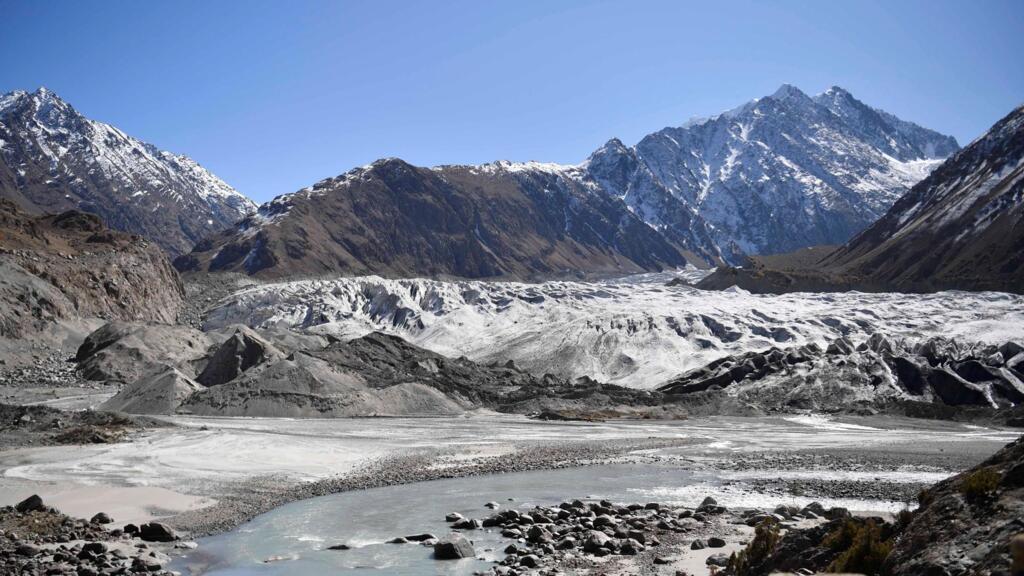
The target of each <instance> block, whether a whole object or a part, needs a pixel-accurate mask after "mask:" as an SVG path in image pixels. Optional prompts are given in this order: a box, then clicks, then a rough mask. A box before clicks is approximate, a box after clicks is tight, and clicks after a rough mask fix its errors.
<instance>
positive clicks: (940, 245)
mask: <svg viewBox="0 0 1024 576" xmlns="http://www.w3.org/2000/svg"><path fill="white" fill-rule="evenodd" d="M751 264H752V265H750V266H747V267H745V268H742V269H741V268H722V269H719V270H718V271H716V272H715V273H714V274H713V275H711V276H710V277H708V278H706V279H705V280H703V281H702V283H701V284H700V286H701V287H704V288H725V287H728V286H733V285H738V286H740V287H742V288H744V289H747V290H750V291H753V292H793V291H831V290H851V289H855V290H866V291H903V292H932V291H936V290H950V289H958V290H996V291H1004V292H1017V293H1021V292H1022V291H1024V106H1020V107H1017V108H1016V109H1014V110H1013V111H1012V112H1010V114H1008V115H1007V116H1006V117H1004V118H1003V119H1001V120H999V122H997V123H996V124H995V125H993V126H992V128H990V129H989V130H988V131H987V132H986V133H985V134H983V135H982V136H980V137H979V138H977V139H976V140H974V141H973V142H971V143H970V144H969V145H967V147H966V148H964V149H963V150H961V151H960V152H958V153H956V154H954V155H953V156H952V157H951V158H950V159H949V160H947V161H946V162H944V163H943V164H942V165H941V166H939V167H938V168H937V169H936V170H935V171H933V172H932V173H931V174H930V175H929V176H928V177H927V178H925V179H924V180H922V181H921V182H920V183H918V184H917V185H915V186H914V187H913V188H911V190H910V191H909V192H907V194H906V195H904V196H903V197H902V198H900V199H899V200H898V201H897V202H896V203H895V204H894V205H893V207H892V208H891V209H890V210H889V211H888V212H887V213H886V214H885V215H883V216H882V218H880V219H879V220H878V221H877V222H875V223H874V224H872V225H871V226H870V227H868V228H867V229H866V230H864V231H863V232H861V233H860V234H858V235H857V236H855V237H854V238H852V239H851V240H850V241H849V242H847V243H845V244H844V245H842V246H839V247H837V248H835V249H824V250H817V251H805V252H804V253H802V254H799V255H786V256H782V257H768V258H756V257H755V258H754V259H753V260H752V261H751Z"/></svg>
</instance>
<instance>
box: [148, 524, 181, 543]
mask: <svg viewBox="0 0 1024 576" xmlns="http://www.w3.org/2000/svg"><path fill="white" fill-rule="evenodd" d="M139 538H141V539H143V540H145V541H146V542H173V541H175V540H177V539H178V534H177V533H176V532H175V531H174V529H172V528H171V527H170V526H168V525H166V524H161V523H160V522H150V523H148V524H143V525H142V526H140V527H139Z"/></svg>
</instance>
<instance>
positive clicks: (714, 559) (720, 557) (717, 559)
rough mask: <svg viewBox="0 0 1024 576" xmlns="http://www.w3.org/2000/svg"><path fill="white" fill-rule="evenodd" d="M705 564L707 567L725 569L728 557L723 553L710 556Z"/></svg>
mask: <svg viewBox="0 0 1024 576" xmlns="http://www.w3.org/2000/svg"><path fill="white" fill-rule="evenodd" d="M705 562H706V563H707V565H708V566H718V567H720V568H725V567H726V566H728V565H729V555H728V554H723V553H719V554H712V555H711V556H709V557H708V559H707V560H706V561H705Z"/></svg>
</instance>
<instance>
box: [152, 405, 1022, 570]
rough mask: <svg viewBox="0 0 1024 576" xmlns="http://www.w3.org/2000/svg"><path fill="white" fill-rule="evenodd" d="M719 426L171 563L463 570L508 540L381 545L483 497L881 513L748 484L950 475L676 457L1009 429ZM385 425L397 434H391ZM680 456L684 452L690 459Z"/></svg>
mask: <svg viewBox="0 0 1024 576" xmlns="http://www.w3.org/2000/svg"><path fill="white" fill-rule="evenodd" d="M917 422H920V421H917ZM516 424H517V425H518V423H516ZM723 424H725V422H723V421H712V422H702V423H698V422H690V423H687V424H683V425H681V426H679V427H678V428H675V427H673V428H675V430H674V431H678V432H684V431H685V432H686V433H687V434H698V433H700V434H708V435H712V436H714V437H716V439H715V441H713V442H706V443H703V444H702V445H701V449H700V451H699V453H694V452H693V449H692V448H687V447H681V448H669V449H662V450H657V451H655V452H657V453H658V454H660V455H663V456H665V457H666V458H665V462H663V463H658V462H656V461H654V462H652V463H643V464H617V465H601V466H591V467H583V468H572V469H565V470H555V471H538V472H522V473H512V474H501V475H490V476H479V477H473V478H463V479H449V480H438V481H432V482H421V483H417V484H411V485H405V486H395V487H387V488H378V489H372V490H363V491H359V492H349V493H341V494H335V495H330V496H324V497H320V498H315V499H310V500H305V501H300V502H295V503H291V504H288V505H285V506H282V507H280V508H278V509H275V510H273V511H271V512H268V513H266V514H264V515H262V516H259V517H257V518H256V519H254V520H252V521H251V522H249V523H247V524H244V525H242V526H241V527H239V528H237V529H236V530H234V531H231V532H228V533H226V534H221V535H218V536H214V537H210V538H206V539H203V540H201V541H200V542H199V544H200V546H199V548H198V549H197V550H195V551H191V552H190V553H188V554H187V555H186V556H185V557H183V558H179V559H177V560H176V561H175V563H174V564H173V565H172V568H173V569H176V570H180V571H182V572H183V573H185V574H193V575H198V574H208V575H211V576H213V575H216V576H228V575H230V576H240V575H284V574H288V575H299V576H313V575H320V574H395V575H403V576H404V575H409V576H412V575H415V576H426V575H463V574H466V575H468V574H472V573H473V572H475V571H478V570H482V569H485V568H487V567H488V566H490V565H491V564H490V563H491V562H492V561H494V560H496V559H500V558H502V557H503V556H504V555H503V554H502V552H501V551H502V549H503V548H504V547H505V546H506V545H507V544H508V541H507V540H504V539H502V538H501V537H500V535H498V534H497V533H496V532H490V531H484V530H479V531H475V532H472V533H471V534H470V536H471V538H472V539H473V540H474V544H475V546H476V550H477V555H478V557H483V558H484V560H480V559H471V560H463V561H458V562H439V561H435V560H433V559H431V552H432V550H431V548H428V547H424V546H420V545H418V544H404V545H396V544H386V543H385V542H386V541H387V540H390V539H392V538H395V537H398V536H408V535H412V534H420V533H424V532H429V533H432V534H435V535H437V536H443V535H445V534H446V533H447V524H446V523H445V522H444V516H445V514H446V513H448V512H459V513H461V514H463V515H465V516H466V517H474V518H483V517H486V516H487V515H489V514H490V511H489V510H487V509H486V508H485V507H484V504H485V503H487V502H491V501H493V502H498V503H499V504H500V505H501V506H503V507H506V506H513V507H516V508H529V507H532V506H534V505H538V504H541V505H554V504H557V503H559V502H562V501H565V500H571V499H573V498H592V499H599V498H605V499H609V500H612V501H616V502H622V503H632V502H637V503H645V502H650V501H657V502H662V503H670V504H676V505H681V506H689V507H694V506H696V505H697V504H699V502H700V501H701V500H702V499H703V498H704V497H705V496H708V495H711V496H714V497H715V498H716V499H717V500H718V501H719V503H721V504H723V505H726V506H730V507H737V506H738V507H759V508H763V507H774V506H776V505H778V504H790V505H798V506H802V505H805V504H807V503H809V502H811V501H812V500H817V501H819V502H821V503H822V504H824V505H825V506H826V507H831V506H843V507H846V508H849V509H851V510H855V511H863V512H889V513H892V512H895V511H898V510H900V509H902V508H904V507H908V506H912V503H906V502H896V501H885V500H870V499H850V498H835V499H827V498H815V499H812V498H807V497H798V496H792V495H788V494H784V493H779V492H776V493H764V492H762V491H759V490H758V489H757V488H756V486H755V485H753V484H751V483H750V481H751V480H756V479H765V478H784V479H804V480H806V479H815V478H817V479H830V480H853V481H884V482H889V483H901V482H908V483H932V482H935V481H937V480H940V479H942V478H944V477H946V476H948V475H950V474H951V473H952V471H950V470H943V469H941V468H939V467H932V466H927V465H925V466H922V465H920V464H918V465H914V466H909V465H898V464H896V465H893V466H892V467H890V468H888V469H879V468H870V469H868V468H865V469H857V468H856V467H848V468H844V469H842V470H829V469H821V468H816V469H778V468H772V469H764V470H760V469H740V470H729V469H725V470H719V469H715V468H714V467H708V466H704V465H699V466H689V465H686V464H685V463H686V462H687V461H689V462H690V463H691V464H697V463H698V462H700V460H701V455H706V454H708V453H718V454H728V453H730V452H732V451H746V450H750V449H752V448H753V447H755V446H757V447H760V448H762V449H763V448H764V447H766V446H771V447H772V448H773V449H775V450H790V449H806V448H823V447H828V446H834V447H836V448H839V447H842V448H844V449H846V450H849V449H850V448H851V447H855V446H857V445H861V446H865V447H871V448H872V449H887V450H892V451H893V453H894V454H896V455H897V457H896V460H895V461H896V462H898V460H899V458H898V454H899V453H900V451H901V450H905V449H907V447H908V446H914V445H920V446H924V445H929V446H933V447H935V446H938V447H939V448H938V449H936V452H942V451H945V450H950V451H956V450H960V451H963V450H964V448H963V446H971V447H972V448H968V449H967V450H973V449H974V448H973V447H974V446H977V445H982V446H985V448H984V450H987V451H994V450H995V449H996V448H997V447H998V445H999V443H1000V442H1005V441H1009V440H1010V439H1012V438H1013V437H1014V436H1015V434H1013V433H1012V432H1005V431H997V430H989V429H982V428H974V427H964V426H961V425H954V424H937V423H933V424H930V425H927V426H921V427H920V428H919V427H918V426H917V425H916V423H915V422H913V421H905V420H904V421H900V422H893V423H891V424H893V425H891V426H878V424H879V422H878V421H866V422H865V421H858V422H837V421H832V420H829V419H826V418H820V417H808V418H804V419H800V418H797V419H788V420H783V419H764V420H756V419H748V420H735V421H729V422H728V424H730V425H723ZM898 424H904V425H905V426H899V425H898ZM442 428H443V427H442ZM712 428H713V429H714V430H712ZM592 432H596V430H592ZM392 433H397V434H398V435H401V433H400V432H397V431H396V430H392ZM434 441H436V438H435V440H434ZM978 442H982V444H978ZM958 446H960V447H959V448H958ZM680 457H682V459H680ZM691 457H693V458H694V459H692V460H690V458H691ZM337 544H347V545H349V546H351V547H352V549H351V550H346V551H332V550H327V547H329V546H332V545H337ZM268 560H270V561H268Z"/></svg>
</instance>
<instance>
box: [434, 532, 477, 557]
mask: <svg viewBox="0 0 1024 576" xmlns="http://www.w3.org/2000/svg"><path fill="white" fill-rule="evenodd" d="M475 554H476V551H475V550H473V545H472V544H470V542H469V540H467V539H466V537H465V536H462V535H461V534H449V535H448V537H447V538H445V539H444V540H441V541H439V542H438V543H437V544H434V558H435V559H436V560H459V559H460V558H472V557H473V556H474V555H475Z"/></svg>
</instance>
